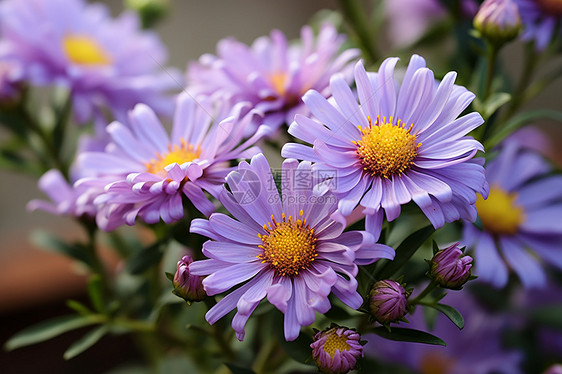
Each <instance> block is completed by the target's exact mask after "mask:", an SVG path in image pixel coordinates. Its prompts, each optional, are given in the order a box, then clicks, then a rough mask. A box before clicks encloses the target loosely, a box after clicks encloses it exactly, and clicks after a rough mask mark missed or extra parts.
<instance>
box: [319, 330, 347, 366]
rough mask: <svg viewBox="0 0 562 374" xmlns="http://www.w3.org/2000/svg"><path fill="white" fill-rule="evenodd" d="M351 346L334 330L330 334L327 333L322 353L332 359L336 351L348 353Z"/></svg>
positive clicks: (345, 337)
mask: <svg viewBox="0 0 562 374" xmlns="http://www.w3.org/2000/svg"><path fill="white" fill-rule="evenodd" d="M350 349H351V346H350V345H349V344H348V343H347V336H345V335H344V334H342V335H338V334H337V332H336V331H335V330H334V331H333V332H332V333H328V337H327V339H326V343H324V352H326V353H327V354H329V355H330V357H331V358H332V359H333V358H334V355H335V354H336V351H338V350H339V351H340V352H343V351H349V350H350Z"/></svg>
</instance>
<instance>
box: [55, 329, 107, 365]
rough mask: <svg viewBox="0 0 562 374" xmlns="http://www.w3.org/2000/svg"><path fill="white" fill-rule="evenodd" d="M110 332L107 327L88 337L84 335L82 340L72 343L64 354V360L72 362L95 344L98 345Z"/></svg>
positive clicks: (91, 333)
mask: <svg viewBox="0 0 562 374" xmlns="http://www.w3.org/2000/svg"><path fill="white" fill-rule="evenodd" d="M107 331H108V328H107V326H100V327H98V328H96V329H94V330H92V331H90V332H88V333H87V334H86V335H84V336H83V337H82V338H81V339H79V340H77V341H75V342H74V343H72V345H71V346H70V347H68V349H67V350H66V352H64V355H63V357H64V359H65V360H70V359H71V358H74V357H76V356H78V355H79V354H80V353H82V352H84V351H85V350H87V349H88V348H90V347H91V346H93V345H94V344H96V343H97V342H98V341H99V340H100V339H101V338H102V337H103V336H104V335H105V334H106V333H107Z"/></svg>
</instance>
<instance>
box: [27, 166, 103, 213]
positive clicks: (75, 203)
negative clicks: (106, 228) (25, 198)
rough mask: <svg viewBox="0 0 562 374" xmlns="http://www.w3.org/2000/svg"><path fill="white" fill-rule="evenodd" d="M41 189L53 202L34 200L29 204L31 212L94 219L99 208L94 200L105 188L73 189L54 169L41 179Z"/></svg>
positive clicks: (86, 187)
mask: <svg viewBox="0 0 562 374" xmlns="http://www.w3.org/2000/svg"><path fill="white" fill-rule="evenodd" d="M106 182H107V183H109V181H108V180H106ZM39 188H40V189H41V191H43V192H44V193H45V194H47V196H49V198H50V199H51V200H52V202H47V201H43V200H32V201H30V202H29V203H28V204H27V209H29V210H31V211H35V210H43V211H46V212H49V213H51V214H55V215H69V216H74V217H81V216H83V215H86V216H88V217H94V216H95V215H96V212H97V208H96V206H95V205H94V199H95V198H96V197H97V196H99V195H100V194H101V193H103V186H101V187H100V186H88V185H82V186H77V187H73V186H72V185H71V184H70V183H69V182H68V181H67V180H66V179H65V177H64V176H63V175H62V173H61V172H60V171H59V170H56V169H52V170H49V171H48V172H46V173H45V174H43V176H42V177H41V178H40V179H39Z"/></svg>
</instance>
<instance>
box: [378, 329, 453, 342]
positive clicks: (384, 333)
mask: <svg viewBox="0 0 562 374" xmlns="http://www.w3.org/2000/svg"><path fill="white" fill-rule="evenodd" d="M372 331H373V332H374V333H375V334H377V335H378V336H380V337H383V338H385V339H388V340H394V341H399V342H412V343H423V344H432V345H442V346H446V345H447V343H445V342H444V341H443V339H441V338H438V337H437V336H435V335H432V334H430V333H428V332H425V331H421V330H414V329H407V328H403V327H393V328H392V330H391V331H390V332H389V331H388V330H387V329H386V328H384V327H375V328H374V329H373V330H372Z"/></svg>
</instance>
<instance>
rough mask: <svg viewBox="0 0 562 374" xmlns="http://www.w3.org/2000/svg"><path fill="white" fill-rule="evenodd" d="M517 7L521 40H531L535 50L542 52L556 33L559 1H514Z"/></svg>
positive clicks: (561, 13) (561, 7) (560, 13)
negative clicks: (521, 29)
mask: <svg viewBox="0 0 562 374" xmlns="http://www.w3.org/2000/svg"><path fill="white" fill-rule="evenodd" d="M514 1H515V2H516V3H517V6H518V7H519V14H520V15H521V22H522V24H523V35H522V36H521V38H522V39H523V40H532V41H534V43H535V48H536V49H537V50H539V51H542V50H544V49H545V48H546V47H547V46H548V44H549V43H550V41H551V40H552V38H553V36H554V35H555V33H556V30H557V25H558V24H559V23H560V21H561V20H562V2H561V1H560V0H514Z"/></svg>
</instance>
